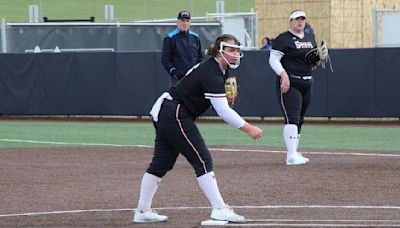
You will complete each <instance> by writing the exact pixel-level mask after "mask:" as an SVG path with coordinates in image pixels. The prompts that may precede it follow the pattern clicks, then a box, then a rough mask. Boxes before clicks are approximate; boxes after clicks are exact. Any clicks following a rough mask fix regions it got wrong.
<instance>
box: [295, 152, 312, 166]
mask: <svg viewBox="0 0 400 228" xmlns="http://www.w3.org/2000/svg"><path fill="white" fill-rule="evenodd" d="M297 155H298V156H299V157H300V158H301V159H303V160H304V161H306V163H309V162H310V159H309V158H306V157H304V156H303V155H302V154H301V153H300V152H297Z"/></svg>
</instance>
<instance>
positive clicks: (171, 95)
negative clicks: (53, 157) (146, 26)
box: [133, 34, 262, 222]
mask: <svg viewBox="0 0 400 228" xmlns="http://www.w3.org/2000/svg"><path fill="white" fill-rule="evenodd" d="M239 45H240V44H239V42H238V40H237V39H236V38H235V37H234V36H232V35H228V34H225V35H222V36H220V37H218V38H217V40H216V41H215V43H214V44H213V45H212V46H211V47H210V48H208V50H207V55H210V56H211V58H209V59H207V60H206V61H204V62H202V63H200V64H197V65H195V66H194V67H193V68H192V69H190V70H189V71H188V72H187V74H186V75H185V76H184V77H183V78H182V80H181V81H180V82H179V83H178V84H177V85H176V87H171V88H170V90H169V92H168V93H167V92H166V93H164V94H162V95H161V96H160V98H158V100H157V101H156V102H155V104H154V105H153V108H152V110H151V112H150V114H151V115H152V117H153V123H154V126H155V129H156V139H155V146H154V156H153V159H152V161H151V163H150V165H149V167H148V169H147V171H146V173H145V174H144V176H143V179H142V183H141V187H140V197H139V203H138V208H137V210H136V212H135V215H134V219H133V222H163V221H166V220H167V219H168V217H167V216H164V215H158V214H157V213H156V212H155V211H153V210H151V202H152V199H153V197H154V195H155V193H156V191H157V188H158V185H159V183H160V181H161V178H162V177H163V176H164V175H165V174H166V173H167V172H168V171H169V170H171V169H172V168H173V166H174V164H175V162H176V159H177V157H178V155H179V154H180V153H181V154H182V155H183V156H185V157H186V159H187V160H188V162H189V163H190V164H191V165H192V167H193V168H194V170H195V173H196V176H197V181H198V184H199V186H200V188H201V189H202V191H203V192H204V194H205V196H206V197H207V199H208V200H209V201H210V203H211V205H212V207H213V210H212V213H211V216H210V217H211V218H212V219H216V220H225V221H231V222H244V217H243V216H240V215H237V214H236V213H235V212H234V211H233V209H232V208H231V207H229V206H228V205H227V204H225V202H224V200H223V198H222V196H221V194H220V191H219V189H218V185H217V181H216V178H215V175H214V171H213V170H214V169H213V163H212V158H211V155H210V152H209V151H208V148H207V146H206V144H205V142H204V140H203V138H202V136H201V135H200V132H199V130H198V128H197V126H196V124H195V120H196V118H197V117H198V116H200V115H201V114H202V113H203V112H205V111H206V110H207V109H208V108H209V107H210V105H212V106H213V108H214V109H215V111H216V112H217V114H218V115H219V116H220V117H222V119H223V120H224V121H226V122H227V123H228V124H230V125H232V126H233V127H235V128H239V129H240V130H242V131H244V132H246V133H247V134H248V135H249V136H250V137H252V138H253V139H257V138H260V137H261V136H262V130H261V129H259V128H258V127H255V126H253V125H251V124H249V123H247V122H246V121H245V120H243V119H242V118H241V117H240V116H239V115H238V114H237V113H236V112H235V111H234V110H233V109H231V108H230V106H229V105H228V101H227V98H226V93H225V85H224V83H225V79H226V77H227V75H228V68H236V67H238V66H239V62H240V57H241V56H240V54H241V52H240V46H239Z"/></svg>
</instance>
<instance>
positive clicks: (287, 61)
mask: <svg viewBox="0 0 400 228" xmlns="http://www.w3.org/2000/svg"><path fill="white" fill-rule="evenodd" d="M315 47H317V45H316V42H315V36H314V35H312V34H309V33H304V37H303V39H301V38H300V37H298V36H296V35H294V34H292V33H291V32H289V31H287V32H284V33H281V34H280V35H279V36H278V37H277V38H276V39H275V40H274V42H273V43H272V50H271V52H278V53H279V54H280V55H283V57H282V59H281V64H282V66H283V68H284V69H285V70H286V72H287V73H288V75H297V76H308V75H311V72H312V69H311V66H310V65H309V64H308V63H307V62H306V59H305V54H306V53H307V52H308V51H310V50H311V49H313V48H315Z"/></svg>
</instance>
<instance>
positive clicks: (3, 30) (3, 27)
mask: <svg viewBox="0 0 400 228" xmlns="http://www.w3.org/2000/svg"><path fill="white" fill-rule="evenodd" d="M0 27H1V52H2V53H7V40H6V19H4V18H2V19H1V26H0Z"/></svg>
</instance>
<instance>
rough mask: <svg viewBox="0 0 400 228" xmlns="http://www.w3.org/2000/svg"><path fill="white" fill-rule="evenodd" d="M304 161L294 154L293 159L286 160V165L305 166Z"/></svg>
mask: <svg viewBox="0 0 400 228" xmlns="http://www.w3.org/2000/svg"><path fill="white" fill-rule="evenodd" d="M306 163H307V161H306V159H305V158H303V157H302V156H299V155H298V154H294V155H293V157H291V158H287V159H286V165H305V164H306Z"/></svg>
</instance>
